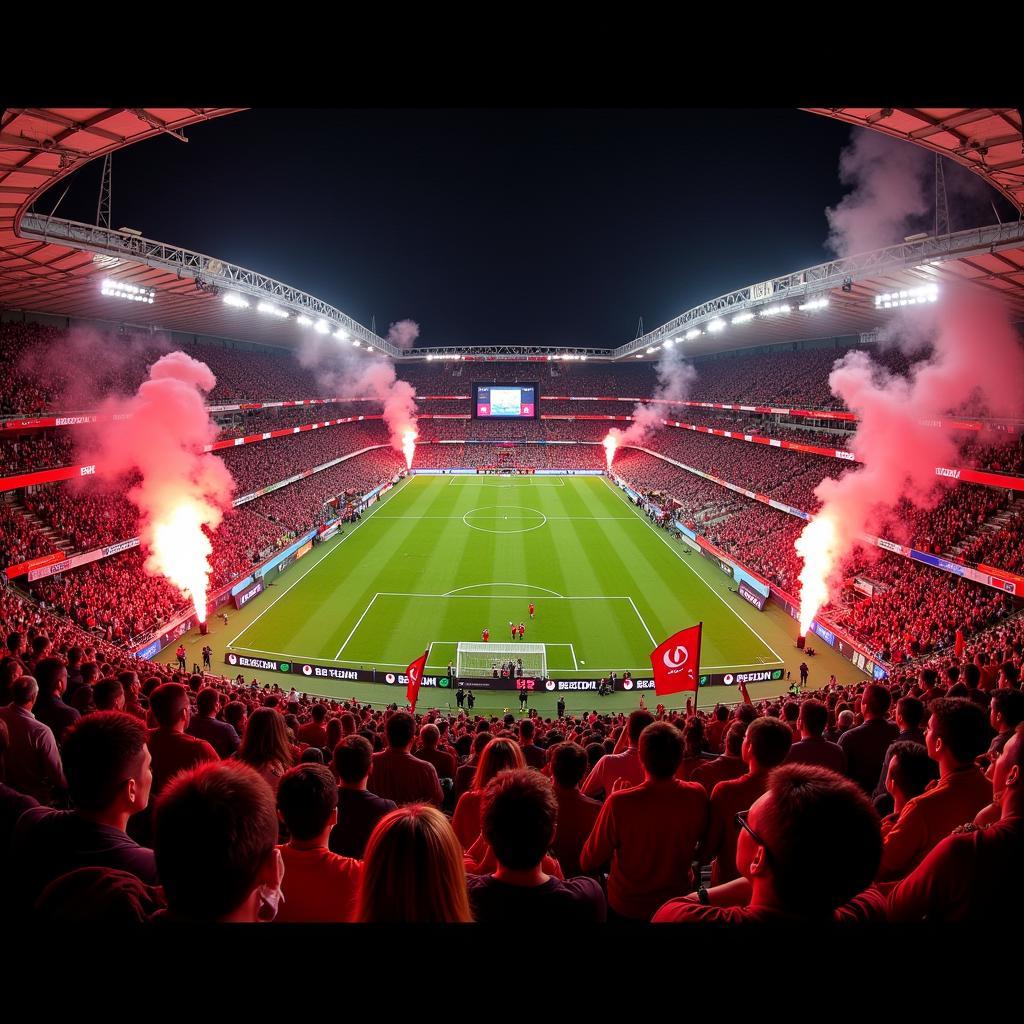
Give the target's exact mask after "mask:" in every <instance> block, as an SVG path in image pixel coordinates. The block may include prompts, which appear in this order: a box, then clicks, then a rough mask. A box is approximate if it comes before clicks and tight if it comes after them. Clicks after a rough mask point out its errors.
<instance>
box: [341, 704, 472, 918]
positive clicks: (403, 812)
mask: <svg viewBox="0 0 1024 1024" xmlns="http://www.w3.org/2000/svg"><path fill="white" fill-rule="evenodd" d="M409 717H411V716H409ZM409 740H410V742H411V741H412V737H411V736H410V737H409ZM431 770H432V771H433V768H431ZM435 775H436V773H435ZM356 920H358V921H367V922H376V923H384V924H395V923H399V922H401V923H405V922H423V923H427V924H459V923H464V922H469V921H472V920H473V915H472V913H471V912H470V906H469V893H468V891H467V889H466V868H465V865H464V864H463V860H462V848H461V847H460V846H459V841H458V839H457V838H456V837H455V833H454V832H453V831H452V827H451V825H450V824H449V823H448V819H447V818H446V817H445V816H444V815H443V814H442V813H441V812H440V811H439V810H437V808H436V807H430V806H428V805H426V804H411V805H409V806H407V807H400V808H399V809H398V810H397V811H392V812H391V813H390V814H388V815H386V816H385V817H384V818H382V819H381V821H380V822H379V824H378V825H377V827H376V828H375V829H374V830H373V835H372V836H370V842H369V843H368V844H367V847H366V857H365V859H364V861H363V878H362V883H361V885H360V888H359V908H358V911H357V914H356Z"/></svg>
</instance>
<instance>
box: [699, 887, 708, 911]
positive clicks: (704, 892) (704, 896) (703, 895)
mask: <svg viewBox="0 0 1024 1024" xmlns="http://www.w3.org/2000/svg"><path fill="white" fill-rule="evenodd" d="M697 899H698V900H699V901H700V902H701V903H703V904H704V906H705V907H708V906H710V905H711V897H710V896H709V895H708V887H707V886H706V885H702V886H701V887H700V888H699V889H698V890H697Z"/></svg>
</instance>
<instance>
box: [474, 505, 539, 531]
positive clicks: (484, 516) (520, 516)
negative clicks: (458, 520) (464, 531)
mask: <svg viewBox="0 0 1024 1024" xmlns="http://www.w3.org/2000/svg"><path fill="white" fill-rule="evenodd" d="M462 521H463V522H464V523H465V524H466V525H467V526H468V527H469V528H470V529H472V530H479V531H480V532H481V533H529V532H530V531H531V530H539V529H540V528H541V527H542V526H544V525H545V524H546V523H547V521H548V517H547V516H546V515H544V513H543V512H538V511H537V509H535V508H527V507H525V506H523V505H483V506H481V507H480V508H474V509H471V510H470V511H469V512H467V513H466V514H465V515H464V516H463V517H462Z"/></svg>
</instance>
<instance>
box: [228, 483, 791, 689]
mask: <svg viewBox="0 0 1024 1024" xmlns="http://www.w3.org/2000/svg"><path fill="white" fill-rule="evenodd" d="M685 550H686V549H685V548H684V547H683V545H681V544H680V543H679V542H677V541H675V540H672V539H671V538H670V537H669V536H668V535H667V534H666V533H665V532H664V531H662V530H659V529H657V528H655V527H653V526H652V525H651V524H650V523H649V522H648V520H647V519H646V517H645V516H644V515H643V514H642V513H640V512H639V511H638V510H636V509H635V508H634V507H633V506H632V505H631V504H630V503H629V501H628V500H627V499H626V497H625V495H623V494H622V493H621V492H620V491H619V490H618V489H617V488H615V487H614V486H612V485H611V484H610V483H609V482H608V481H607V480H606V479H604V478H599V477H528V476H520V477H501V476H415V477H412V478H410V479H408V480H407V481H406V482H405V483H404V484H403V485H401V486H400V487H399V488H397V489H396V490H395V491H394V492H392V494H390V495H389V496H388V498H387V499H386V500H385V501H383V502H381V503H380V504H378V505H375V506H373V508H371V509H370V510H369V512H367V513H366V514H365V515H364V516H363V518H362V520H361V521H360V522H358V523H356V524H354V525H353V526H350V527H349V528H348V529H346V532H345V534H344V536H342V537H339V538H336V539H334V540H332V541H330V542H328V544H326V545H324V546H323V548H321V549H319V552H320V554H319V558H318V560H316V561H315V562H314V564H312V565H304V564H303V563H301V562H300V563H299V565H298V566H297V567H296V569H295V570H293V573H291V574H287V575H285V576H284V577H282V578H281V580H280V581H278V583H277V584H276V586H275V587H274V588H272V589H271V590H269V591H268V592H266V593H264V594H263V595H261V596H260V597H259V598H258V599H257V600H256V601H254V602H253V603H252V605H251V606H250V607H251V608H252V609H253V612H254V614H252V615H251V617H250V616H245V618H246V619H248V621H247V622H246V623H245V625H244V627H243V628H242V629H241V631H240V632H237V634H236V635H234V636H233V637H231V638H230V639H226V642H225V644H224V646H225V647H227V648H230V649H231V650H233V651H238V652H245V653H249V654H253V655H257V656H266V657H268V658H288V659H291V660H293V661H317V662H324V663H330V664H336V665H338V666H339V667H342V668H375V669H382V670H392V669H394V670H404V669H405V667H406V666H407V665H408V664H409V662H410V661H411V660H412V659H413V658H415V657H416V656H417V655H418V654H419V653H421V652H422V651H423V650H425V649H428V648H429V651H430V655H429V658H428V661H427V672H428V673H442V674H443V673H445V671H446V668H447V665H448V662H449V661H454V660H455V649H456V644H457V643H458V642H460V641H479V640H480V636H481V632H482V630H484V629H485V628H487V629H489V630H490V638H491V641H492V642H502V643H507V642H509V641H510V633H509V628H508V624H509V622H510V621H511V622H514V623H515V624H517V625H518V624H519V623H520V622H523V623H525V624H526V635H525V637H524V639H525V640H526V641H527V642H529V643H543V644H546V645H547V657H548V671H549V673H552V674H557V675H559V676H565V677H570V678H571V677H572V676H574V675H575V676H579V677H587V676H594V675H603V674H606V673H607V672H610V671H612V670H615V671H616V672H618V673H620V674H621V672H622V671H623V670H625V669H628V670H629V671H630V672H631V673H632V674H633V675H634V676H638V675H645V676H649V675H650V670H651V669H650V660H649V654H650V651H651V650H652V649H653V648H654V647H655V646H656V645H657V644H659V643H660V642H661V641H662V640H664V639H665V638H666V637H667V636H669V635H670V634H671V633H673V632H675V631H676V630H678V629H681V628H683V627H684V626H688V625H691V624H693V623H694V622H697V621H703V622H704V637H703V649H702V657H701V671H702V672H720V671H732V670H734V669H738V670H740V671H742V670H744V669H761V668H771V667H781V666H782V665H783V664H784V659H783V657H782V656H781V655H780V654H779V653H778V650H779V647H778V645H779V637H778V635H777V634H778V630H777V629H774V630H772V632H775V633H776V637H775V642H774V644H773V643H772V641H770V640H769V639H768V638H767V637H766V635H765V634H764V632H763V626H764V624H765V623H766V622H768V621H769V620H768V616H767V615H761V614H760V613H758V612H757V611H756V610H755V609H753V608H751V607H750V606H749V605H747V604H746V603H745V602H743V601H742V600H741V599H739V598H738V597H736V596H735V595H733V594H730V593H729V592H728V585H729V582H730V581H729V579H728V578H727V577H725V576H724V575H723V574H722V573H721V572H720V571H718V570H717V569H716V568H715V567H714V566H713V565H712V564H711V563H709V562H707V561H706V560H704V559H702V558H701V557H700V555H698V554H697V553H696V552H693V553H691V554H684V551H685ZM314 557H315V555H312V554H311V555H309V556H307V558H309V559H313V558H314ZM723 591H724V593H723ZM531 602H533V603H534V605H535V608H536V617H535V618H534V619H533V620H531V619H530V617H529V605H530V603H531ZM248 611H249V608H247V609H245V612H248ZM243 615H244V613H242V614H240V615H239V616H238V617H237V618H236V621H238V620H240V619H242V617H243ZM783 618H785V616H783ZM791 643H792V641H790V644H791ZM296 683H298V680H296ZM300 688H301V687H300ZM510 698H514V694H511V693H510V694H508V695H502V699H503V700H504V701H505V703H508V701H509V699H510ZM634 700H635V697H634Z"/></svg>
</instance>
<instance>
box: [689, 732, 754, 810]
mask: <svg viewBox="0 0 1024 1024" xmlns="http://www.w3.org/2000/svg"><path fill="white" fill-rule="evenodd" d="M746 734H747V724H746V722H733V723H732V725H730V726H729V731H728V732H727V733H726V734H725V753H724V754H720V755H719V756H718V757H716V758H715V759H714V760H713V761H707V762H705V763H704V764H702V765H700V766H699V767H697V768H694V770H693V774H692V775H691V777H690V781H691V782H699V783H700V784H701V785H702V786H703V787H704V790H705V792H706V793H707V794H708V796H711V794H712V793H713V792H714V791H715V786H717V785H718V783H720V782H725V781H726V779H738V778H739V777H740V776H741V775H746V774H747V765H746V762H745V761H744V760H743V758H742V756H741V751H742V750H743V737H744V736H745V735H746Z"/></svg>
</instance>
